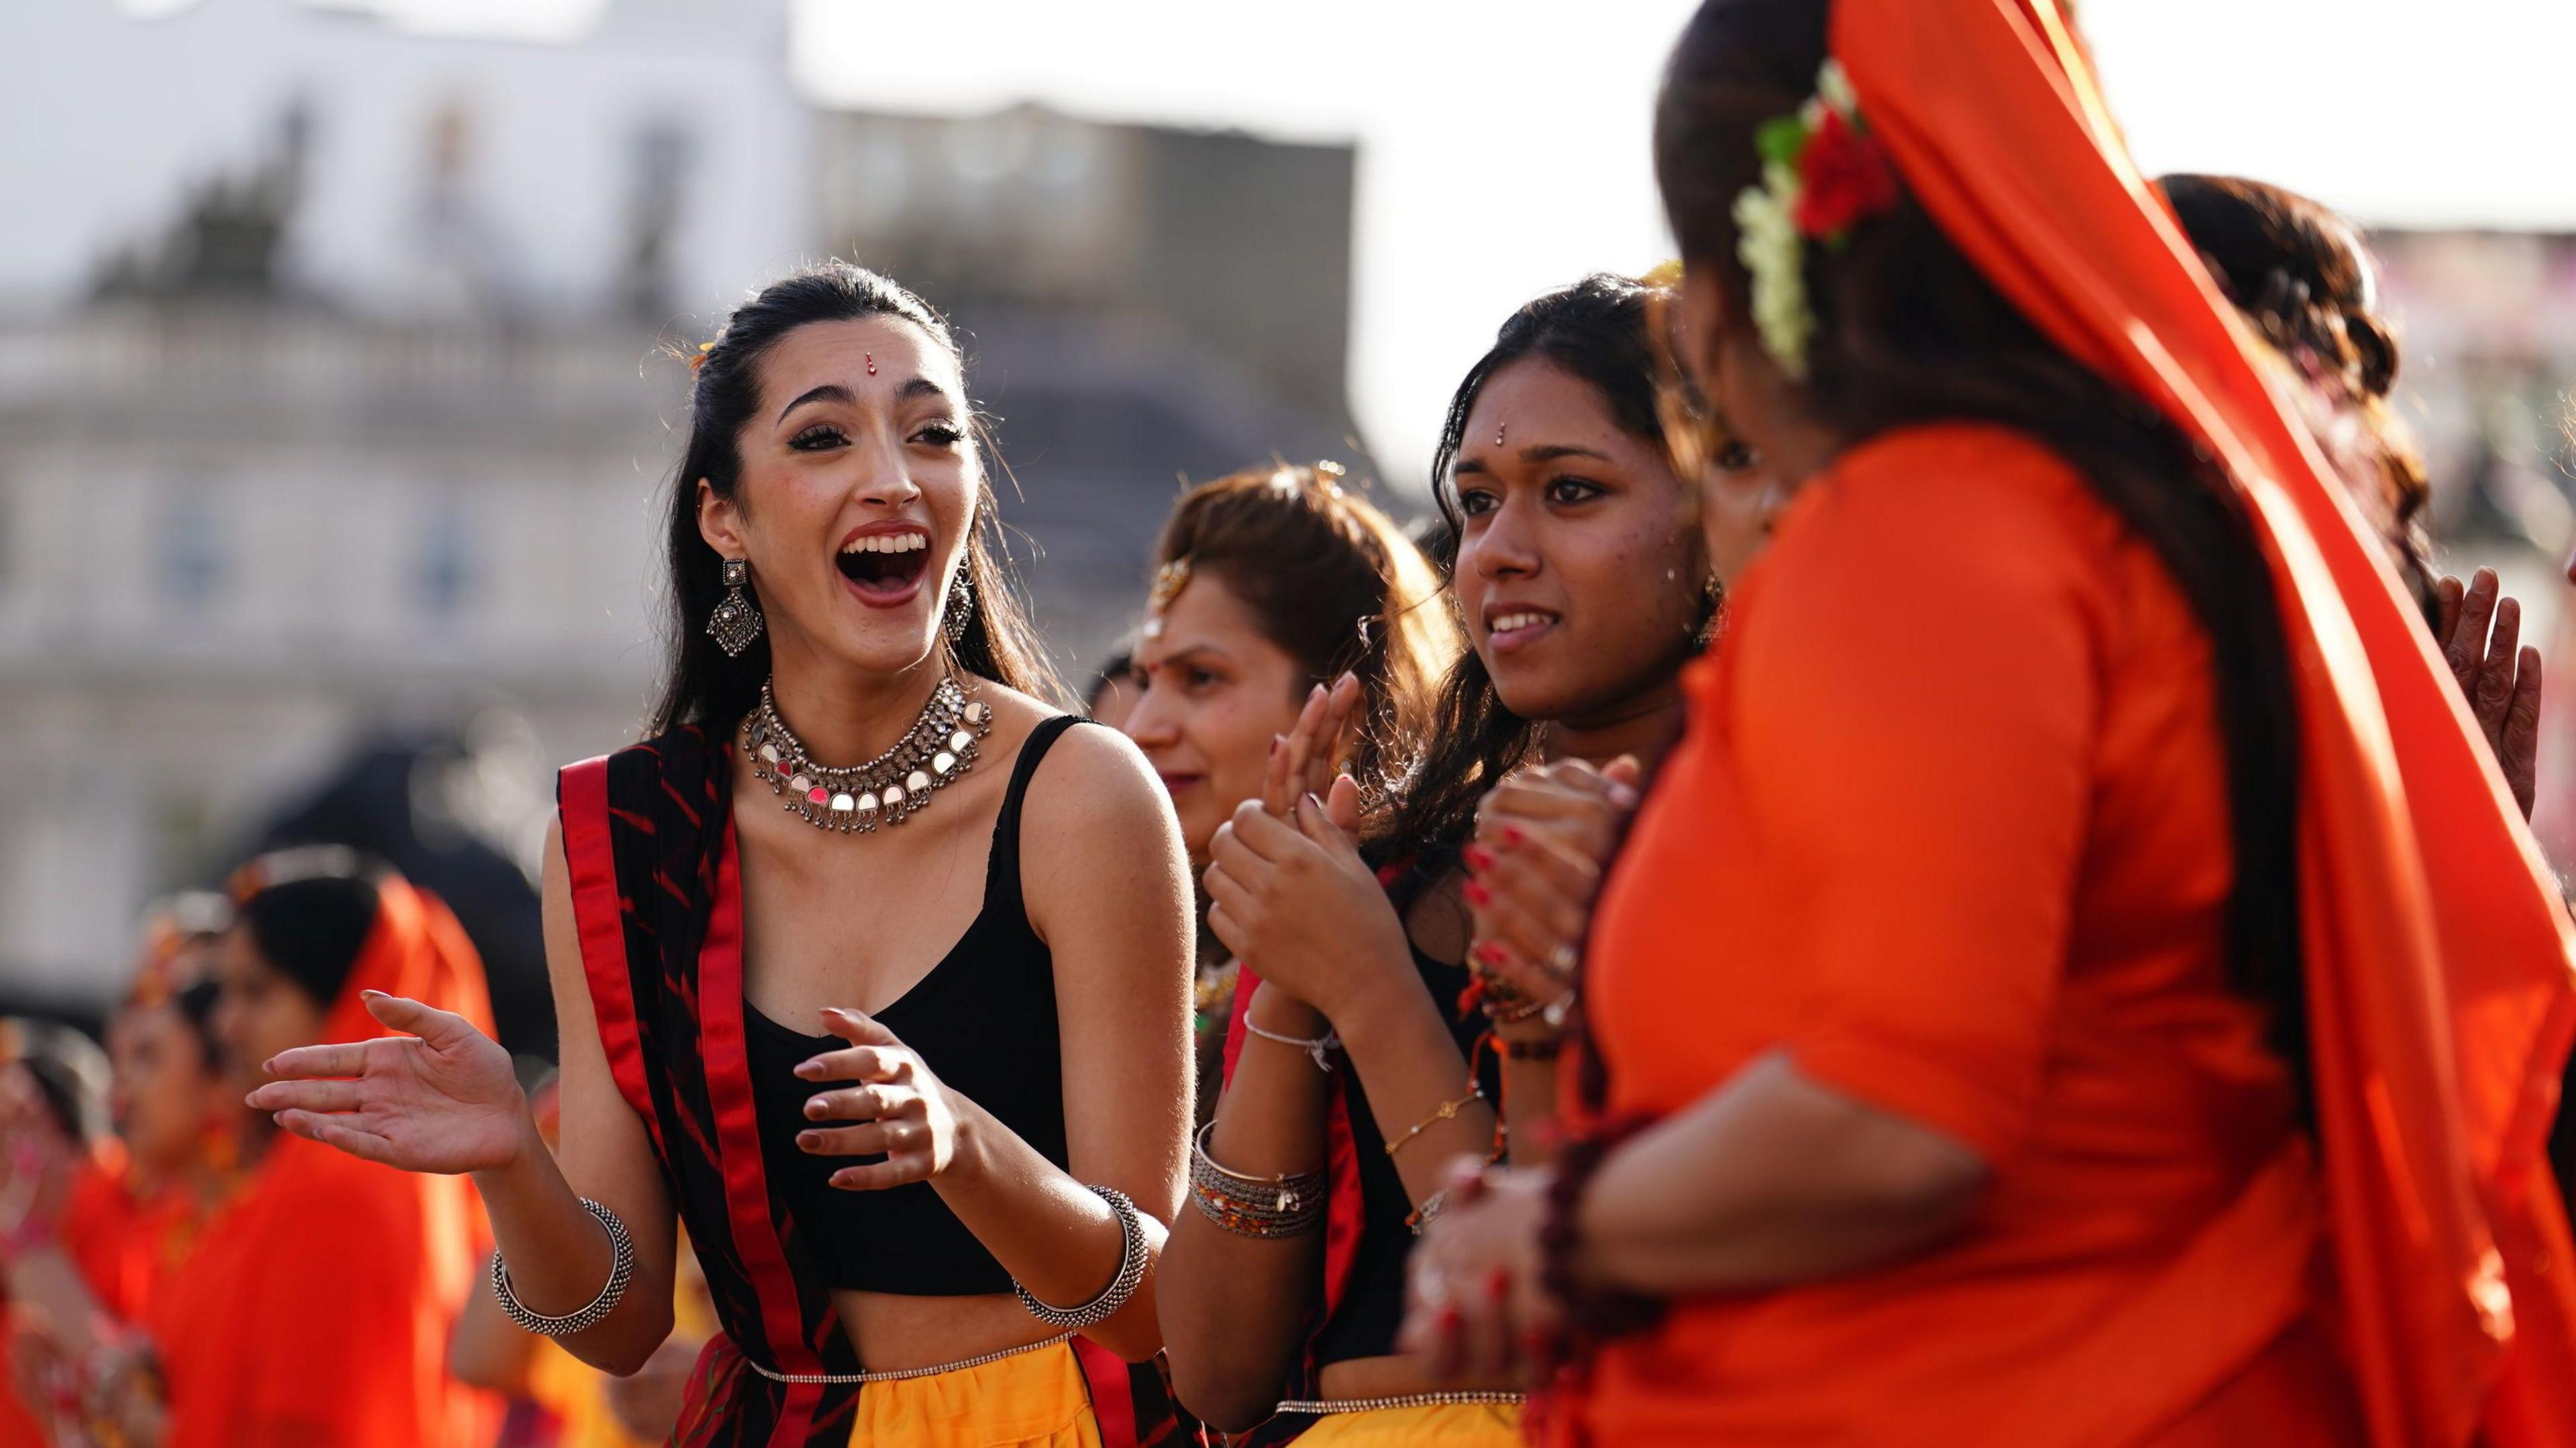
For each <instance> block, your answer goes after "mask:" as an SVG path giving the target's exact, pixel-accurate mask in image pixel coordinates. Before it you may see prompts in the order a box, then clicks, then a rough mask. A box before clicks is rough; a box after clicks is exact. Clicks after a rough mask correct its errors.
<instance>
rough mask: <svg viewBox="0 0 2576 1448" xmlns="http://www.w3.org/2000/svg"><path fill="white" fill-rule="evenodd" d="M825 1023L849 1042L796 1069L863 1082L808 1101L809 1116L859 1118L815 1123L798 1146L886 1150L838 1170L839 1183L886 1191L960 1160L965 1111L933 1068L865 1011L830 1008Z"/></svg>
mask: <svg viewBox="0 0 2576 1448" xmlns="http://www.w3.org/2000/svg"><path fill="white" fill-rule="evenodd" d="M823 1029H825V1030H827V1031H829V1032H831V1033H832V1034H833V1035H836V1036H838V1037H840V1038H841V1039H842V1040H844V1041H847V1042H849V1043H850V1044H849V1046H848V1048H847V1049H845V1050H839V1051H826V1052H824V1053H823V1054H822V1055H819V1056H816V1057H814V1058H813V1059H812V1060H810V1061H807V1062H805V1063H804V1064H803V1065H801V1066H798V1067H797V1068H796V1074H797V1076H798V1077H799V1078H800V1079H802V1080H806V1081H858V1082H862V1083H864V1084H862V1085H858V1086H852V1087H845V1088H842V1089H840V1090H834V1091H824V1092H821V1093H818V1094H817V1095H815V1096H814V1097H812V1098H811V1099H810V1100H808V1101H807V1102H806V1103H805V1116H806V1119H808V1120H810V1121H817V1122H822V1121H833V1122H857V1123H859V1124H858V1125H853V1126H815V1127H810V1128H808V1129H806V1130H804V1131H800V1132H798V1133H797V1134H796V1145H797V1147H798V1148H799V1149H801V1150H803V1151H806V1152H808V1153H811V1154H812V1155H815V1156H875V1155H877V1154H879V1153H883V1154H884V1156H885V1160H883V1161H880V1162H869V1163H865V1164H863V1165H859V1166H845V1167H843V1168H841V1169H840V1170H839V1171H836V1172H834V1173H832V1185H834V1186H836V1187H840V1188H842V1189H843V1190H845V1191H853V1192H872V1191H881V1190H883V1189H884V1188H886V1187H894V1186H901V1185H903V1184H904V1183H906V1182H918V1181H928V1180H929V1179H930V1178H932V1177H935V1176H937V1175H939V1174H940V1173H941V1172H944V1171H946V1170H948V1168H949V1166H950V1165H951V1164H952V1163H954V1162H955V1161H956V1159H957V1151H958V1145H959V1130H960V1128H959V1122H958V1113H957V1110H956V1108H955V1104H954V1103H953V1102H951V1101H950V1100H949V1098H948V1093H947V1090H946V1088H944V1087H942V1086H941V1085H940V1084H939V1078H938V1077H936V1076H934V1075H932V1074H931V1072H930V1067H929V1066H928V1065H927V1064H925V1063H924V1062H923V1061H922V1059H921V1057H920V1056H919V1055H918V1054H916V1053H915V1052H914V1051H913V1049H912V1048H911V1047H909V1046H906V1045H905V1044H904V1043H903V1042H902V1041H900V1040H897V1039H896V1038H895V1034H894V1032H892V1031H889V1030H887V1029H886V1028H885V1027H884V1026H882V1025H879V1024H878V1023H877V1021H876V1019H875V1018H874V1017H872V1016H869V1015H867V1014H866V1013H864V1012H861V1011H852V1010H843V1009H841V1008H839V1007H834V1008H832V1009H830V1010H826V1011H825V1012H823Z"/></svg>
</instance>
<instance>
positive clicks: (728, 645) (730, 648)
mask: <svg viewBox="0 0 2576 1448" xmlns="http://www.w3.org/2000/svg"><path fill="white" fill-rule="evenodd" d="M724 583H725V587H727V588H729V589H731V590H733V591H732V592H730V593H728V594H726V595H725V596H724V601H723V602H722V603H719V604H717V605H716V611H715V613H714V614H713V615H711V616H709V618H708V619H707V637H709V638H711V639H714V640H715V641H716V647H717V648H720V649H722V650H724V651H725V657H726V658H729V659H738V658H741V657H742V651H743V650H744V649H747V648H750V647H751V643H752V640H754V639H756V638H759V637H760V605H759V604H756V603H754V602H752V601H751V595H750V594H747V593H745V592H743V589H744V588H745V587H747V586H748V585H749V584H750V583H751V564H750V563H749V562H747V561H745V560H743V559H740V558H728V559H726V560H725V561H724Z"/></svg>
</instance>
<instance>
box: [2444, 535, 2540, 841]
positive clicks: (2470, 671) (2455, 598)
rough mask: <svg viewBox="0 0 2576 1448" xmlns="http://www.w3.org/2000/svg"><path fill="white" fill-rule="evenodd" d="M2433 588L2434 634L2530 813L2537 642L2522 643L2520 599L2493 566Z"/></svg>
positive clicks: (2535, 755) (2536, 756)
mask: <svg viewBox="0 0 2576 1448" xmlns="http://www.w3.org/2000/svg"><path fill="white" fill-rule="evenodd" d="M2434 593H2435V598H2436V600H2437V601H2438V603H2439V604H2440V613H2441V617H2440V619H2439V620H2438V621H2437V622H2436V623H2435V624H2434V628H2433V638H2434V642H2436V643H2437V644H2439V645H2440V646H2441V649H2442V656H2443V658H2444V660H2445V661H2447V662H2448V663H2449V664H2450V666H2451V677H2452V678H2454V679H2457V680H2458V681H2459V685H2460V693H2461V694H2462V695H2463V696H2465V697H2466V698H2467V699H2468V701H2469V712H2470V713H2471V714H2472V715H2475V716H2476V718H2477V721H2478V730H2479V732H2480V733H2482V734H2484V735H2485V736H2486V740H2487V749H2488V750H2489V752H2491V753H2493V754H2494V755H2495V761H2496V765H2497V767H2498V768H2500V769H2502V770H2503V771H2504V778H2505V783H2506V784H2508V785H2510V786H2511V787H2512V789H2513V802H2514V803H2515V804H2517V805H2520V806H2521V807H2522V817H2523V818H2524V819H2529V818H2531V807H2532V803H2533V801H2534V800H2535V799H2536V798H2537V797H2538V793H2537V786H2538V780H2539V773H2540V769H2539V766H2540V650H2538V649H2535V648H2530V647H2527V646H2525V645H2523V643H2522V604H2521V602H2520V601H2518V600H2516V599H2513V598H2509V597H2506V596H2505V594H2504V589H2503V585H2502V584H2501V583H2499V582H2498V581H2497V579H2496V572H2495V570H2494V569H2492V568H2481V569H2479V570H2478V571H2477V572H2476V573H2474V574H2472V575H2470V578H2469V581H2468V582H2467V583H2466V584H2463V583H2461V582H2460V580H2458V579H2456V578H2445V579H2443V580H2442V581H2441V582H2440V583H2438V584H2436V585H2435V588H2434Z"/></svg>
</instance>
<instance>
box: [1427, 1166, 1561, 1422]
mask: <svg viewBox="0 0 2576 1448" xmlns="http://www.w3.org/2000/svg"><path fill="white" fill-rule="evenodd" d="M1547 1180H1548V1179H1547V1174H1546V1173H1545V1172H1540V1171H1508V1170H1499V1169H1489V1168H1486V1167H1485V1166H1484V1165H1483V1164H1482V1163H1480V1162H1478V1161H1476V1160H1475V1159H1473V1158H1462V1159H1460V1160H1459V1161H1458V1162H1457V1163H1456V1164H1455V1165H1454V1166H1452V1167H1451V1168H1450V1176H1449V1182H1448V1185H1447V1187H1446V1188H1445V1190H1446V1191H1447V1192H1448V1206H1447V1207H1446V1208H1445V1209H1444V1210H1443V1211H1442V1212H1441V1213H1440V1216H1439V1218H1438V1219H1437V1220H1435V1221H1433V1222H1432V1223H1431V1224H1430V1225H1428V1226H1427V1227H1425V1228H1424V1229H1423V1233H1422V1240H1421V1241H1419V1242H1417V1243H1416V1244H1415V1245H1414V1249H1413V1254H1412V1257H1411V1258H1410V1259H1409V1261H1408V1263H1407V1269H1406V1279H1407V1280H1406V1294H1405V1314H1404V1326H1403V1329H1402V1330H1401V1332H1400V1333H1399V1334H1398V1335H1397V1338H1396V1348H1397V1350H1398V1351H1400V1352H1405V1353H1410V1354H1415V1355H1418V1356H1419V1357H1421V1358H1422V1359H1423V1360H1424V1361H1425V1362H1427V1363H1428V1364H1429V1365H1430V1368H1431V1372H1432V1375H1433V1376H1434V1377H1435V1378H1440V1379H1448V1380H1470V1381H1477V1382H1493V1381H1496V1380H1499V1379H1503V1378H1509V1377H1513V1376H1518V1377H1520V1378H1521V1379H1522V1380H1523V1381H1525V1382H1531V1383H1535V1382H1536V1381H1537V1380H1538V1379H1539V1378H1541V1377H1542V1376H1543V1375H1544V1374H1545V1373H1546V1372H1547V1370H1548V1369H1549V1367H1550V1366H1552V1365H1553V1363H1554V1361H1555V1359H1556V1356H1557V1344H1558V1342H1559V1340H1560V1338H1561V1336H1562V1333H1563V1330H1564V1312H1563V1309H1562V1308H1561V1307H1560V1305H1559V1304H1558V1303H1557V1301H1556V1299H1555V1298H1554V1297H1553V1296H1551V1295H1549V1293H1548V1290H1547V1283H1546V1269H1545V1263H1544V1260H1543V1254H1542V1252H1541V1250H1540V1242H1539V1230H1540V1227H1541V1225H1542V1224H1543V1223H1544V1222H1545V1220H1546V1217H1547V1210H1548V1208H1547Z"/></svg>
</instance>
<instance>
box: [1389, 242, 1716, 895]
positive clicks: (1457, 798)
mask: <svg viewBox="0 0 2576 1448" xmlns="http://www.w3.org/2000/svg"><path fill="white" fill-rule="evenodd" d="M1668 296H1669V293H1668V292H1665V291H1664V290H1662V289H1660V288H1657V287H1654V286H1650V285H1648V284H1646V283H1644V282H1639V281H1634V280H1631V279H1630V278H1627V277H1619V276H1611V275H1609V274H1607V273H1598V274H1595V275H1592V276H1588V277H1585V278H1584V279H1583V280H1581V281H1579V282H1576V283H1575V284H1574V285H1572V286H1570V287H1564V288H1560V289H1559V290H1556V291H1553V292H1549V293H1547V294H1546V295H1545V296H1542V297H1538V298H1536V299H1534V300H1532V301H1531V302H1529V303H1528V304H1527V305H1525V306H1523V307H1522V308H1521V309H1520V310H1519V311H1517V312H1514V313H1512V315H1511V316H1510V317H1509V318H1507V319H1505V321H1504V322H1503V325H1502V328H1501V330H1499V331H1497V332H1496V333H1495V334H1494V345H1493V346H1492V347H1490V348H1488V349H1487V350H1486V352H1485V355H1484V356H1482V357H1479V358H1477V359H1476V363H1475V365H1474V366H1472V367H1470V368H1468V369H1467V375H1466V377H1465V378H1464V379H1463V380H1461V381H1460V382H1459V384H1458V390H1457V391H1456V392H1455V393H1454V394H1452V395H1451V397H1450V399H1449V412H1448V416H1447V417H1446V418H1444V419H1443V420H1442V422H1441V426H1440V443H1439V446H1438V448H1437V449H1436V450H1435V451H1434V452H1433V454H1432V459H1431V491H1432V496H1433V497H1434V498H1435V499H1436V500H1437V501H1438V503H1439V506H1440V528H1439V532H1438V534H1437V536H1435V537H1434V538H1433V539H1432V546H1431V552H1432V554H1433V556H1435V557H1437V558H1438V559H1440V560H1441V565H1442V567H1444V568H1445V569H1448V570H1449V571H1450V575H1451V578H1452V579H1453V581H1454V578H1455V576H1456V568H1457V557H1458V542H1459V537H1460V534H1461V533H1462V532H1463V530H1464V528H1465V525H1466V520H1465V518H1464V517H1463V515H1461V514H1460V512H1459V510H1458V494H1457V489H1456V488H1455V486H1454V480H1453V479H1452V478H1451V477H1450V473H1451V470H1452V469H1453V468H1455V467H1456V465H1457V462H1458V451H1459V449H1460V448H1461V447H1462V446H1463V445H1464V444H1465V441H1466V436H1467V417H1468V414H1470V413H1472V412H1474V411H1475V408H1476V399H1477V397H1478V396H1480V395H1481V394H1482V393H1483V392H1484V390H1485V384H1486V383H1487V382H1489V381H1491V380H1492V379H1493V377H1494V374H1495V373H1498V372H1500V371H1502V370H1503V369H1504V368H1506V367H1508V366H1510V365H1512V364H1513V363H1515V362H1518V361H1520V360H1522V359H1523V358H1528V357H1539V358H1544V359H1546V360H1547V361H1548V362H1549V363H1551V364H1553V365H1554V366H1556V367H1558V368H1559V369H1561V370H1563V371H1565V372H1567V373H1569V374H1571V375H1572V376H1574V377H1578V378H1580V379H1582V380H1583V381H1584V382H1586V383H1588V384H1590V386H1591V387H1592V388H1593V389H1594V390H1595V391H1596V392H1598V393H1599V394H1600V395H1601V400H1602V402H1603V403H1604V404H1605V405H1606V406H1607V407H1608V408H1609V409H1610V416H1611V418H1612V420H1613V421H1615V422H1616V423H1617V424H1618V425H1619V427H1620V429H1621V430H1622V431H1624V432H1627V433H1628V434H1630V435H1631V436H1633V437H1636V438H1638V439H1640V440H1642V441H1645V442H1649V443H1652V444H1654V445H1655V447H1656V448H1657V449H1659V450H1662V451H1664V452H1665V453H1666V455H1667V456H1669V455H1670V449H1669V448H1667V447H1666V443H1665V436H1664V424H1663V420H1662V416H1661V414H1660V413H1659V411H1658V410H1657V406H1656V403H1657V395H1656V358H1655V353H1654V349H1653V347H1652V345H1651V344H1650V342H1649V338H1648V333H1647V326H1648V318H1649V314H1650V312H1651V311H1652V306H1651V304H1652V303H1653V302H1654V301H1655V300H1656V299H1658V298H1664V297H1668ZM1542 742H1543V739H1542V725H1541V723H1540V722H1539V721H1535V720H1530V719H1524V718H1522V717H1521V716H1519V715H1518V714H1515V713H1513V712H1512V711H1511V709H1510V707H1509V706H1507V705H1505V704H1504V703H1503V700H1502V696H1501V695H1500V694H1498V693H1496V692H1495V690H1494V678H1493V675H1492V673H1491V672H1489V671H1488V670H1487V669H1486V667H1485V660H1484V658H1483V656H1482V655H1480V654H1478V653H1476V652H1475V651H1474V650H1473V649H1470V650H1468V651H1466V652H1465V653H1463V654H1461V655H1459V657H1458V662H1457V664H1456V665H1455V666H1454V667H1452V668H1451V669H1450V671H1449V677H1448V678H1447V679H1445V680H1443V681H1442V683H1441V686H1440V693H1439V696H1438V697H1437V699H1435V700H1434V701H1433V707H1432V716H1431V726H1430V734H1429V740H1428V743H1427V744H1426V746H1425V748H1424V750H1423V753H1422V757H1421V759H1420V760H1419V762H1418V763H1417V764H1416V765H1415V766H1414V770H1413V773H1412V775H1411V777H1409V778H1408V779H1406V780H1405V781H1404V783H1403V785H1402V787H1401V788H1400V789H1399V790H1398V791H1397V792H1396V797H1395V799H1394V803H1393V810H1392V814H1391V817H1390V819H1389V821H1388V825H1387V829H1386V831H1385V834H1384V846H1383V850H1382V853H1384V854H1385V855H1387V856H1388V857H1389V858H1390V859H1391V858H1394V857H1397V856H1403V857H1408V858H1411V859H1412V860H1413V861H1414V862H1415V864H1416V866H1417V868H1416V869H1415V871H1414V876H1415V880H1416V882H1417V883H1420V882H1422V881H1425V880H1427V879H1429V878H1431V877H1433V876H1436V875H1437V874H1438V873H1440V872H1441V871H1442V870H1443V869H1445V868H1446V867H1447V865H1448V863H1449V862H1450V861H1451V860H1452V859H1453V858H1454V857H1455V854H1456V851H1457V849H1458V847H1459V846H1461V845H1464V844H1465V843H1467V841H1468V839H1469V837H1470V836H1472V835H1473V834H1474V833H1475V828H1476V805H1477V802H1478V801H1479V800H1482V799H1483V798H1484V797H1485V794H1486V792H1487V791H1489V790H1491V789H1492V788H1493V787H1494V785H1495V784H1496V783H1498V782H1499V781H1500V780H1501V779H1502V777H1503V776H1504V775H1506V774H1509V773H1510V772H1511V771H1512V770H1514V769H1516V768H1518V767H1519V766H1521V765H1522V764H1524V763H1527V762H1529V761H1531V760H1534V759H1536V758H1537V757H1538V753H1539V747H1540V745H1541V743H1542Z"/></svg>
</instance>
